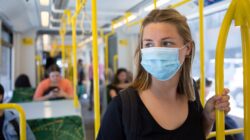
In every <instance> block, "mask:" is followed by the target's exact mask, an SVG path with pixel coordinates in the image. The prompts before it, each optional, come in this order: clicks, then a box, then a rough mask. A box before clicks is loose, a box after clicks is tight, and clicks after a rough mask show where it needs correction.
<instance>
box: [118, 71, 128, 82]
mask: <svg viewBox="0 0 250 140" xmlns="http://www.w3.org/2000/svg"><path fill="white" fill-rule="evenodd" d="M118 79H119V81H120V82H125V81H126V80H127V73H126V72H125V71H123V72H121V73H119V75H118Z"/></svg>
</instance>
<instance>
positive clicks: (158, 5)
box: [144, 0, 171, 11]
mask: <svg viewBox="0 0 250 140" xmlns="http://www.w3.org/2000/svg"><path fill="white" fill-rule="evenodd" d="M170 1H171V0H158V1H157V2H156V7H157V8H159V7H161V6H162V5H164V4H166V3H168V2H170ZM153 9H154V3H152V4H150V5H149V6H147V7H145V8H144V11H151V10H153Z"/></svg>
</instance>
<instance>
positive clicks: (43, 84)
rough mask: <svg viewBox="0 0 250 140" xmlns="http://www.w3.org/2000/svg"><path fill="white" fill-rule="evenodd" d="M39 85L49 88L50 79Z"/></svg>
mask: <svg viewBox="0 0 250 140" xmlns="http://www.w3.org/2000/svg"><path fill="white" fill-rule="evenodd" d="M39 85H40V86H41V85H42V86H49V85H50V79H49V78H46V79H44V80H42V81H41V82H40V83H39Z"/></svg>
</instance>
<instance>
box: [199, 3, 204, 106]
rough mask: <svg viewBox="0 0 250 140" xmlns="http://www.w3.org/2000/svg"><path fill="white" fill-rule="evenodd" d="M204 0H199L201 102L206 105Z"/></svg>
mask: <svg viewBox="0 0 250 140" xmlns="http://www.w3.org/2000/svg"><path fill="white" fill-rule="evenodd" d="M203 9H204V0H199V13H200V21H199V23H200V98H201V103H202V105H203V106H204V105H205V49H204V15H203Z"/></svg>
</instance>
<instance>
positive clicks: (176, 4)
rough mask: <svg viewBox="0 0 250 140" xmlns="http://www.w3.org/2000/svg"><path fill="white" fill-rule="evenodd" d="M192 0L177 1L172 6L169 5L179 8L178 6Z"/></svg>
mask: <svg viewBox="0 0 250 140" xmlns="http://www.w3.org/2000/svg"><path fill="white" fill-rule="evenodd" d="M190 1H191V0H183V1H180V2H178V3H175V4H171V5H170V6H168V8H169V7H170V8H177V7H179V6H182V5H184V4H186V3H188V2H190Z"/></svg>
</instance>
